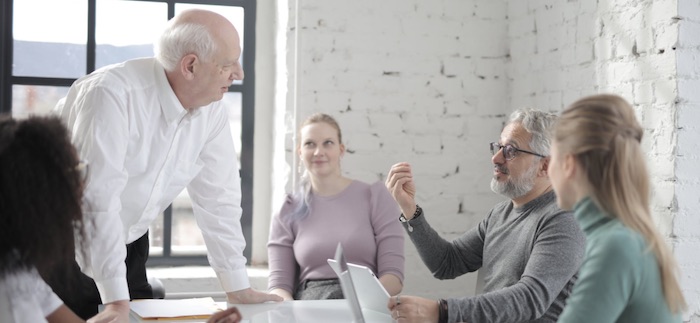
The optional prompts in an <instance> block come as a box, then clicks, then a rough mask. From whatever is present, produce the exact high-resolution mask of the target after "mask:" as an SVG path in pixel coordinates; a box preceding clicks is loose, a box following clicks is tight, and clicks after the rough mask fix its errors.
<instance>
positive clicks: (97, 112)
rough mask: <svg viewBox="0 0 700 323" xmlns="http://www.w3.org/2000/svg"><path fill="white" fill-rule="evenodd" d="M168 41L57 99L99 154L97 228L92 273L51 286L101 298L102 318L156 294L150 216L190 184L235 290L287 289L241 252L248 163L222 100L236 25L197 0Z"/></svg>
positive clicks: (84, 262)
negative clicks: (242, 167)
mask: <svg viewBox="0 0 700 323" xmlns="http://www.w3.org/2000/svg"><path fill="white" fill-rule="evenodd" d="M158 49H159V50H158V53H157V57H155V58H142V59H134V60H130V61H126V62H124V63H121V64H115V65H111V66H107V67H105V68H102V69H99V70H97V71H95V72H93V73H92V74H90V75H87V76H85V77H83V78H80V79H79V80H77V81H76V82H75V83H74V84H73V86H71V89H70V91H69V92H68V95H67V96H66V97H65V98H64V99H63V100H62V101H61V102H59V104H58V105H57V107H56V109H57V111H58V113H59V114H60V116H61V118H62V119H63V120H64V121H65V122H66V125H67V126H68V128H69V130H70V132H71V135H72V140H73V142H74V144H75V145H76V147H77V149H78V152H79V154H80V156H81V157H82V158H83V159H87V160H88V161H89V162H90V176H89V179H88V182H87V186H86V188H85V201H86V203H85V206H84V212H85V216H86V218H87V219H89V220H90V221H92V223H93V224H94V226H92V227H90V228H89V229H91V231H92V232H93V236H94V238H93V239H91V240H90V241H89V242H88V243H87V250H88V251H87V253H86V254H85V255H81V254H78V255H77V260H78V264H79V265H80V269H82V271H83V272H84V273H85V274H87V276H89V277H90V278H87V277H85V276H79V279H80V282H82V285H75V286H78V287H77V288H76V287H74V288H70V286H69V288H65V287H66V286H60V285H61V284H60V282H56V281H55V280H54V282H55V284H52V287H54V289H58V291H57V294H59V296H60V297H61V298H62V299H63V300H64V302H66V304H67V305H69V306H70V307H71V308H72V309H74V310H75V311H76V312H77V313H79V314H80V315H81V316H82V317H83V318H88V317H90V316H92V315H94V314H95V313H96V312H97V304H98V303H99V302H100V299H101V301H102V302H104V303H105V304H106V306H105V310H104V311H102V312H101V313H99V314H98V315H97V316H96V317H95V318H93V319H92V320H91V321H95V322H102V321H112V320H115V321H118V322H126V321H128V313H129V303H128V301H129V299H134V298H152V290H151V286H150V285H149V284H148V281H147V279H146V269H145V263H146V260H147V259H148V246H149V242H148V227H149V225H150V224H151V222H153V220H154V219H155V218H156V216H157V215H158V214H160V213H161V212H162V211H163V210H164V209H165V208H166V207H167V206H168V204H170V203H171V202H172V201H173V199H174V198H175V197H176V196H177V195H178V194H179V193H180V192H181V191H182V190H183V189H184V188H187V190H188V191H189V194H190V196H191V197H192V204H193V209H194V215H195V217H196V218H197V223H198V225H199V227H200V228H201V229H202V234H203V236H204V240H205V243H206V245H207V253H208V257H209V261H210V263H211V265H212V267H213V269H214V271H215V272H216V274H217V276H218V278H219V280H220V282H221V285H222V287H223V289H224V291H226V292H227V295H228V300H229V301H230V302H232V303H259V302H264V301H271V300H273V301H274V300H281V298H280V297H278V296H276V295H270V294H266V293H262V292H259V291H255V290H252V289H251V288H250V282H249V280H248V276H247V273H246V267H245V263H246V259H245V257H244V256H243V254H242V253H243V249H244V247H245V240H244V238H243V234H242V232H241V224H240V217H241V207H240V200H241V191H240V178H239V174H238V172H239V170H238V164H237V159H236V152H235V149H234V147H233V138H232V137H231V131H230V130H229V124H228V115H227V112H226V109H225V107H224V106H223V105H222V104H220V102H219V101H220V100H221V99H222V98H223V95H224V93H226V92H227V91H228V87H229V86H230V85H231V83H232V82H233V81H234V80H242V79H243V69H242V67H241V65H240V63H239V58H240V55H241V46H240V39H239V36H238V32H237V31H236V28H235V27H234V26H233V25H232V24H231V22H229V21H228V19H226V18H225V17H223V16H221V15H219V14H217V13H214V12H210V11H205V10H187V11H183V12H182V13H180V14H179V15H177V16H175V17H174V18H173V19H172V20H171V21H170V22H169V24H168V26H167V28H166V30H165V31H164V32H163V34H162V35H161V38H160V41H159V43H158ZM93 279H94V282H93ZM57 287H58V288H57ZM98 291H99V294H98V293H97V292H98Z"/></svg>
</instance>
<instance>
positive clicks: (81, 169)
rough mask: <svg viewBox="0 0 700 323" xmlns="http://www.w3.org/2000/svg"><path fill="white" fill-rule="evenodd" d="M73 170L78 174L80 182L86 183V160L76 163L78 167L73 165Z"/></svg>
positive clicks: (87, 171)
mask: <svg viewBox="0 0 700 323" xmlns="http://www.w3.org/2000/svg"><path fill="white" fill-rule="evenodd" d="M74 170H75V172H77V173H78V176H80V180H81V181H82V182H83V183H84V182H85V181H87V178H88V175H90V164H88V162H87V160H81V161H79V162H78V165H75V168H74Z"/></svg>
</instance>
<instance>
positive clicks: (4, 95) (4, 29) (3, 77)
mask: <svg viewBox="0 0 700 323" xmlns="http://www.w3.org/2000/svg"><path fill="white" fill-rule="evenodd" d="M12 5H13V1H3V2H2V4H0V55H2V57H3V59H2V62H1V63H0V114H4V113H11V112H12V81H11V79H12V57H13V55H12V54H13V53H12V49H13V43H12V41H13V36H12V18H13V17H12Z"/></svg>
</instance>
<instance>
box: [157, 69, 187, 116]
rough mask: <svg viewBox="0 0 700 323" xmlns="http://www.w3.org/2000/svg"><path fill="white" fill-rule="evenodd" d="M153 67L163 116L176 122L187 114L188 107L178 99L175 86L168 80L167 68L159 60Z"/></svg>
mask: <svg viewBox="0 0 700 323" xmlns="http://www.w3.org/2000/svg"><path fill="white" fill-rule="evenodd" d="M153 69H154V72H155V79H156V87H157V90H158V99H159V100H158V101H159V102H160V109H161V110H162V111H163V116H165V119H166V120H167V121H168V122H175V121H178V120H180V119H182V117H184V116H185V114H187V109H185V107H183V106H182V103H180V100H178V99H177V96H176V95H175V92H174V91H173V88H172V87H171V86H170V83H169V82H168V78H167V77H165V69H163V66H161V65H160V63H159V62H158V61H156V63H155V64H153Z"/></svg>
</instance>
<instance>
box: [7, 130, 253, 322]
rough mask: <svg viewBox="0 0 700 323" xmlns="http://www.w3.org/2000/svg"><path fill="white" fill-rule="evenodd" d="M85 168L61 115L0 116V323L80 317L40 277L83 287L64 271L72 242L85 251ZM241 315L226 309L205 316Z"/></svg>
mask: <svg viewBox="0 0 700 323" xmlns="http://www.w3.org/2000/svg"><path fill="white" fill-rule="evenodd" d="M87 172H88V164H87V162H84V161H81V160H79V159H78V155H77V153H76V151H75V148H74V147H73V145H72V144H71V142H70V139H69V136H68V131H67V130H66V128H65V127H64V126H63V124H62V123H61V121H60V119H58V118H56V117H30V118H29V119H27V120H24V121H18V120H14V119H10V118H0V322H2V323H15V322H31V323H35V322H52V323H53V322H83V320H82V319H81V318H80V317H78V316H77V315H76V314H75V313H74V312H73V311H71V310H70V309H69V308H68V307H67V306H66V305H64V304H63V301H62V300H61V299H60V298H59V297H58V296H57V295H56V294H55V293H54V292H53V290H52V289H51V287H49V285H47V284H46V282H45V281H44V279H51V280H52V281H54V282H55V283H62V284H63V287H65V288H67V289H71V288H83V285H81V284H82V282H79V281H73V280H71V278H70V277H74V276H71V275H69V274H68V273H70V272H71V271H73V270H79V268H73V266H75V261H74V259H75V252H76V251H75V250H76V248H75V247H76V246H78V248H77V250H78V251H77V252H78V253H79V254H78V256H79V257H81V256H82V257H84V256H85V253H84V252H83V250H84V248H83V244H84V243H85V241H86V239H87V238H88V237H87V235H86V232H87V231H86V228H87V226H86V224H87V223H88V222H86V220H84V219H83V214H82V211H81V207H82V205H81V202H82V195H83V183H84V181H85V180H86V178H87ZM42 277H43V278H42ZM93 286H94V284H93ZM240 319H241V316H240V313H239V312H238V310H237V309H236V308H230V309H228V310H226V311H222V312H219V313H216V314H214V315H213V316H212V317H211V318H210V320H209V321H210V322H214V321H221V322H239V321H240Z"/></svg>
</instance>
